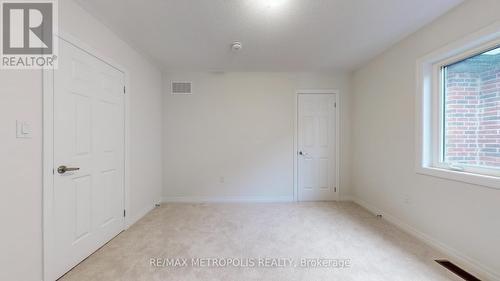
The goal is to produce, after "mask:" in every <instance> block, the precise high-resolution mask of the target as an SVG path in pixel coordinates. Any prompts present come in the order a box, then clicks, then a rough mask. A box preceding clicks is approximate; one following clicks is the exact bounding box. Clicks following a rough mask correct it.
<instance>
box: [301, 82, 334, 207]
mask: <svg viewBox="0 0 500 281" xmlns="http://www.w3.org/2000/svg"><path fill="white" fill-rule="evenodd" d="M307 94H330V95H335V99H336V103H337V107H336V110H335V115H336V116H335V123H336V124H335V173H336V174H337V175H336V177H335V186H336V188H337V192H335V196H334V201H339V200H340V190H341V188H340V165H341V163H340V109H341V102H340V92H339V90H298V91H296V92H295V96H294V105H295V116H294V118H293V127H294V131H295V133H294V137H293V200H294V201H296V202H298V201H299V184H298V182H299V173H298V171H299V170H298V169H299V153H298V151H299V147H298V144H299V138H298V137H299V119H298V118H299V95H307Z"/></svg>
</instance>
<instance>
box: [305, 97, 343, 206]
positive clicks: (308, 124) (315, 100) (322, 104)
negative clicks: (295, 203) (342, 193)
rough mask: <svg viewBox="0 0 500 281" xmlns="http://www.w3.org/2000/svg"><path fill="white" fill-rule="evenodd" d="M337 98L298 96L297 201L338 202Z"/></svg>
mask: <svg viewBox="0 0 500 281" xmlns="http://www.w3.org/2000/svg"><path fill="white" fill-rule="evenodd" d="M336 110H337V109H336V95H335V94H299V97H298V136H297V139H298V150H299V151H298V167H297V168H298V189H299V190H298V199H299V201H331V200H335V199H336V191H337V190H336V186H335V185H336V176H337V175H336V161H335V160H336V157H335V150H336V144H335V139H336V137H335V132H336V128H335V126H336Z"/></svg>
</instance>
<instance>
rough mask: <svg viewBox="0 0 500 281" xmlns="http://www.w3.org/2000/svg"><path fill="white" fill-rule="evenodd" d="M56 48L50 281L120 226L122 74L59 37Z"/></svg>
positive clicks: (122, 152) (122, 146)
mask: <svg viewBox="0 0 500 281" xmlns="http://www.w3.org/2000/svg"><path fill="white" fill-rule="evenodd" d="M59 46H60V48H59V51H60V53H59V68H58V69H57V70H55V71H54V72H53V81H54V87H53V89H54V136H53V139H54V149H53V151H54V166H55V167H54V173H53V174H54V176H53V177H54V178H53V182H54V185H53V186H54V187H53V194H52V196H53V201H52V204H53V206H52V210H53V224H52V226H53V231H52V232H51V233H53V237H52V239H54V240H53V249H49V250H53V251H54V253H53V255H52V257H53V261H52V265H53V267H54V268H53V269H52V270H51V272H52V275H53V276H52V278H51V279H55V278H58V277H60V276H61V275H63V274H64V273H66V272H67V271H68V270H70V269H71V268H72V267H74V266H75V265H77V264H78V263H79V262H81V261H82V260H83V259H85V258H86V257H88V256H89V255H90V254H92V253H93V252H94V251H95V250H97V249H98V248H99V247H101V246H102V245H104V244H105V243H106V242H108V241H109V240H110V239H112V238H113V237H114V236H116V235H117V234H118V233H120V232H121V231H122V230H123V229H124V118H125V116H124V93H123V89H124V88H123V85H124V74H123V73H122V72H120V71H118V70H117V69H115V68H113V67H112V66H110V65H109V64H106V63H104V62H103V61H101V60H99V59H97V58H96V57H94V56H92V55H90V54H88V53H86V52H85V51H82V50H81V49H79V48H77V47H75V46H74V45H72V44H70V43H68V42H66V41H64V40H60V44H59ZM63 166H66V167H67V168H66V171H64V167H63ZM73 168H74V170H73Z"/></svg>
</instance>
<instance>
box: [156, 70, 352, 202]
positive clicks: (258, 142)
mask: <svg viewBox="0 0 500 281" xmlns="http://www.w3.org/2000/svg"><path fill="white" fill-rule="evenodd" d="M172 80H174V81H192V82H193V91H194V93H193V95H189V96H179V95H177V96H176V95H171V94H170V82H171V81H172ZM164 81H165V85H164V89H165V93H164V101H165V104H164V132H165V133H164V142H165V145H164V147H165V149H164V153H165V154H164V186H163V197H164V200H187V201H197V200H215V201H220V200H236V201H239V200H263V201H268V200H271V201H274V200H292V199H293V156H294V154H293V153H294V151H293V149H294V148H293V137H294V114H295V103H294V99H295V92H296V91H297V90H298V89H338V90H340V93H341V102H342V105H341V106H342V108H341V110H342V118H341V122H342V126H341V138H342V139H341V142H342V151H341V184H340V185H341V187H340V190H341V191H340V192H341V196H343V197H347V196H349V195H350V190H349V187H350V183H349V178H350V175H349V167H350V163H349V156H348V151H349V144H350V141H349V140H350V138H349V137H350V136H349V128H348V123H349V120H348V116H349V114H348V113H349V112H350V103H349V85H350V81H349V76H347V75H334V74H314V73H254V72H237V73H234V72H231V73H169V74H166V75H165V79H164ZM221 177H224V182H221Z"/></svg>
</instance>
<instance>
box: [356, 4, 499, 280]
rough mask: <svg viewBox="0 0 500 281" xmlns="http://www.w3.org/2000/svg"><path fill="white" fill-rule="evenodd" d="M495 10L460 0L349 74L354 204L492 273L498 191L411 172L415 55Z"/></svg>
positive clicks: (479, 23)
mask: <svg viewBox="0 0 500 281" xmlns="http://www.w3.org/2000/svg"><path fill="white" fill-rule="evenodd" d="M498 11H500V1H498V0H481V1H479V0H478V1H467V2H465V3H464V4H462V5H461V6H459V7H458V8H456V9H454V10H452V11H451V12H449V13H448V14H446V15H445V16H443V17H442V18H440V19H438V20H437V21H435V22H434V23H432V24H430V25H429V26H427V27H425V28H424V29H422V30H420V31H418V32H417V33H415V34H413V35H411V36H410V37H408V38H406V39H405V40H403V41H402V42H400V43H398V44H397V45H396V46H394V47H393V48H391V49H390V50H388V51H386V52H385V53H384V54H382V55H380V56H378V57H377V58H375V59H374V60H373V61H372V62H371V63H369V64H368V65H367V66H365V67H363V68H361V69H360V70H358V71H356V72H355V74H354V77H353V85H354V88H353V93H354V96H353V108H354V111H353V114H352V117H353V122H352V127H353V136H352V139H353V148H352V149H353V166H352V182H353V189H354V193H355V196H356V197H357V198H358V199H360V202H364V203H365V204H366V205H367V206H371V207H372V208H373V209H378V210H380V211H381V212H383V213H385V214H387V215H389V216H391V215H392V216H394V218H395V220H400V221H403V222H406V223H407V224H408V226H409V227H410V228H414V229H416V230H417V231H419V232H421V233H422V234H424V235H426V236H428V237H430V238H431V239H435V240H436V241H439V242H441V243H443V245H445V246H444V247H447V248H448V249H449V250H452V251H456V252H457V253H456V254H457V255H461V256H462V258H464V259H465V260H466V261H465V260H462V261H461V262H463V263H464V264H465V263H469V265H470V263H475V264H476V265H480V266H479V267H481V269H480V270H482V271H483V272H487V271H489V272H490V273H491V274H490V275H493V274H495V273H496V274H497V275H496V276H497V278H500V277H498V276H500V258H499V257H500V190H494V189H488V188H485V187H481V186H475V185H470V184H465V183H461V182H456V181H451V180H445V179H439V178H434V177H430V176H424V175H417V174H416V173H415V170H414V162H415V161H414V143H415V131H414V128H415V111H414V108H415V91H416V89H415V85H416V81H415V69H416V60H417V58H419V57H421V56H423V55H425V54H427V53H429V52H431V51H433V50H435V49H438V48H439V47H441V46H443V45H446V44H448V43H449V42H452V41H453V40H457V39H459V38H461V37H463V36H466V35H467V34H470V33H472V32H474V31H476V30H478V29H480V28H482V27H484V26H486V25H488V24H491V23H492V22H494V21H497V20H500V13H499V12H498ZM405 201H408V203H405ZM479 267H476V268H479ZM494 272H495V273H494ZM490 278H491V276H490Z"/></svg>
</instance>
